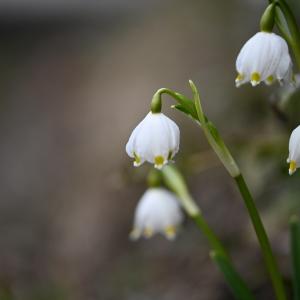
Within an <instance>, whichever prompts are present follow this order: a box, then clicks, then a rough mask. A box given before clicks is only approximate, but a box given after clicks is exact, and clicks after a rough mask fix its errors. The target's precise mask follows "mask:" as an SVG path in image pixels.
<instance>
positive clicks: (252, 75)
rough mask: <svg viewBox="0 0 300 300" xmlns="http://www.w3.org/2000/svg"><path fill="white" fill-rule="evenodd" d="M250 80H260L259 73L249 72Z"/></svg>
mask: <svg viewBox="0 0 300 300" xmlns="http://www.w3.org/2000/svg"><path fill="white" fill-rule="evenodd" d="M251 81H253V82H255V83H256V82H260V74H259V73H257V72H254V73H252V74H251Z"/></svg>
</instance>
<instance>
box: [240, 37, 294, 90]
mask: <svg viewBox="0 0 300 300" xmlns="http://www.w3.org/2000/svg"><path fill="white" fill-rule="evenodd" d="M236 70H237V72H238V76H237V78H236V80H235V83H236V86H237V87H239V86H240V85H241V84H243V83H246V82H248V81H250V82H251V84H252V86H256V85H258V84H259V83H260V82H261V81H264V82H265V83H266V84H267V85H270V84H272V83H273V82H274V81H275V79H277V80H278V81H279V82H282V81H286V82H291V81H292V80H293V72H292V61H291V57H290V54H289V49H288V45H287V43H286V41H285V40H284V39H283V38H281V37H280V36H279V35H277V34H275V33H272V32H258V33H256V34H255V35H254V36H253V37H252V38H250V39H249V40H248V41H247V42H246V44H245V45H244V46H243V48H242V49H241V51H240V53H239V55H238V57H237V60H236Z"/></svg>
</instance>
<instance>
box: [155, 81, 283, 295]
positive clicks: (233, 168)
mask: <svg viewBox="0 0 300 300" xmlns="http://www.w3.org/2000/svg"><path fill="white" fill-rule="evenodd" d="M189 83H190V86H191V89H192V91H193V100H194V101H191V100H189V99H188V98H186V97H185V96H182V95H180V94H178V93H175V92H173V91H171V90H169V89H161V90H158V92H157V94H158V95H159V98H160V99H161V95H162V94H163V93H167V94H169V95H170V96H172V97H173V98H175V100H177V101H178V102H179V105H180V106H175V107H176V108H177V109H179V110H180V111H182V112H184V113H185V114H187V115H190V116H192V117H193V119H194V120H195V121H196V123H197V124H198V125H199V126H200V127H201V128H202V129H203V132H204V134H205V136H206V138H207V140H208V142H209V144H210V145H211V147H212V148H213V150H214V151H215V153H216V154H217V156H218V157H219V159H220V160H221V162H222V164H223V165H224V167H225V168H226V169H227V171H228V172H229V174H230V175H231V177H233V179H234V180H235V182H236V184H237V186H238V188H239V191H240V193H241V195H242V198H243V200H244V203H245V206H246V208H247V210H248V214H249V216H250V219H251V222H252V225H253V227H254V229H255V233H256V235H257V238H258V241H259V244H260V247H261V250H262V253H263V258H264V260H265V264H266V267H267V270H268V272H269V275H270V278H271V281H272V284H273V287H274V291H275V294H276V297H277V299H278V300H286V295H285V290H284V285H283V281H282V277H281V274H280V272H279V269H278V266H277V263H276V260H275V258H274V255H273V252H272V249H271V246H270V242H269V239H268V236H267V233H266V230H265V228H264V225H263V223H262V221H261V218H260V216H259V213H258V210H257V208H256V205H255V202H254V200H253V197H252V195H251V194H250V191H249V189H248V187H247V185H246V183H245V181H244V178H243V176H242V174H241V172H240V169H239V167H238V165H237V163H236V162H235V160H234V158H233V157H232V155H231V153H230V151H229V149H228V148H227V146H226V145H225V143H224V141H223V139H222V138H221V136H220V134H219V132H218V130H217V128H216V127H215V126H214V125H213V124H212V123H211V122H210V121H209V120H208V118H207V117H206V116H205V114H204V112H203V109H202V105H201V101H200V96H199V92H198V90H197V88H196V86H195V85H194V83H193V82H192V81H189ZM178 95H180V97H179V96H178ZM182 99H183V100H182ZM160 101H161V100H160ZM191 106H192V108H191ZM195 112H196V115H195ZM169 170H171V169H170V167H169V166H165V167H164V168H163V170H162V171H163V175H164V177H165V178H166V179H165V181H166V182H167V185H168V184H169V185H168V187H169V188H170V189H172V190H173V191H175V192H176V193H177V194H178V195H179V196H180V198H181V199H183V203H182V205H183V206H184V207H185V208H186V210H187V212H188V214H189V215H190V216H192V217H193V218H194V220H195V222H196V224H197V225H198V226H199V227H200V228H201V229H202V230H203V229H205V224H203V223H202V219H201V212H200V210H199V209H198V210H197V209H195V207H196V206H194V201H193V200H192V198H191V197H190V195H189V193H188V192H187V189H186V187H185V185H182V184H179V185H178V186H177V184H175V182H176V180H174V179H172V180H168V178H170V176H167V175H170V174H168V173H170V171H169ZM180 181H182V180H177V182H180ZM170 183H172V185H170ZM176 189H177V191H176ZM191 203H193V204H192V205H191ZM191 207H193V208H191ZM194 209H195V210H194ZM195 217H196V218H195ZM208 236H209V237H210V238H212V239H213V240H215V239H214V237H213V236H212V235H210V234H209V233H208ZM210 242H211V241H210ZM211 244H212V243H211Z"/></svg>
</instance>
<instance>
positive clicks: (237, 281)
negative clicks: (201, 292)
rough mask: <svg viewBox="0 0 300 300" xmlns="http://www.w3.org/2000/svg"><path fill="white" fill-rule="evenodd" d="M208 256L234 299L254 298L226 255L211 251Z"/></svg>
mask: <svg viewBox="0 0 300 300" xmlns="http://www.w3.org/2000/svg"><path fill="white" fill-rule="evenodd" d="M210 257H211V258H212V260H213V261H214V262H215V263H216V264H217V266H218V268H219V269H220V271H221V272H222V273H223V275H224V277H225V280H226V282H227V284H228V285H229V287H230V288H231V291H232V293H233V295H234V297H235V298H236V299H238V300H254V296H253V295H252V293H251V291H250V290H249V288H248V287H247V285H246V283H245V282H244V280H243V279H242V278H241V277H240V276H239V274H238V273H237V272H236V271H235V270H234V268H233V266H232V265H231V263H230V262H229V261H228V259H227V258H226V257H224V256H223V255H221V254H220V253H219V252H217V251H211V253H210Z"/></svg>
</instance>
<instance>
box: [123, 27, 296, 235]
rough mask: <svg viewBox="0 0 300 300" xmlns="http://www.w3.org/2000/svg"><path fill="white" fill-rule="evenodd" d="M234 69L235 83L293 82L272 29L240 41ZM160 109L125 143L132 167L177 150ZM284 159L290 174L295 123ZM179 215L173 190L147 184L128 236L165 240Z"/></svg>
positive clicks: (160, 162)
mask: <svg viewBox="0 0 300 300" xmlns="http://www.w3.org/2000/svg"><path fill="white" fill-rule="evenodd" d="M236 69H237V72H238V76H237V78H236V80H235V83H236V86H237V87H238V86H240V85H242V84H244V83H246V82H250V83H251V84H252V86H256V85H258V84H259V83H260V82H261V81H264V82H265V83H266V84H267V85H270V84H272V83H273V82H274V81H275V80H278V81H279V82H280V83H282V82H288V83H290V82H292V81H293V72H292V61H291V58H290V54H289V50H288V46H287V43H286V42H285V40H284V39H283V38H281V37H280V36H278V35H276V34H275V33H272V32H266V31H262V32H258V33H256V34H255V35H254V36H253V37H252V38H250V39H249V40H248V41H247V42H246V44H245V45H244V46H243V47H242V49H241V51H240V53H239V55H238V57H237V60H236ZM160 108H161V107H160V106H159V109H158V111H156V110H155V112H151V111H150V112H149V113H148V114H147V116H146V117H145V118H144V119H143V120H142V121H141V122H140V123H139V124H138V126H137V127H136V128H135V129H134V130H133V132H132V134H131V136H130V138H129V140H128V142H127V144H126V152H127V154H128V155H129V156H130V157H132V158H133V159H134V166H136V167H137V166H140V165H141V164H143V163H144V162H145V161H148V162H149V163H152V164H154V167H155V168H157V169H161V168H162V167H163V166H164V165H165V164H167V163H168V162H169V161H171V160H172V159H173V158H174V156H175V154H176V153H177V152H178V150H179V140H180V131H179V128H178V126H177V125H176V124H175V123H174V122H173V121H172V120H171V119H170V118H168V117H167V116H165V115H164V114H163V113H161V112H160ZM287 161H288V163H289V164H290V168H289V173H290V174H293V173H294V172H295V171H296V169H297V168H298V167H300V126H298V127H297V128H296V129H295V130H294V131H293V132H292V134H291V137H290V142H289V158H288V160H287ZM182 219H183V215H182V211H181V208H180V205H179V201H178V198H177V197H176V196H175V195H174V194H173V193H171V192H169V191H168V190H166V189H163V188H150V189H148V190H147V191H146V193H145V194H144V195H143V197H142V198H141V200H140V202H139V203H138V205H137V208H136V211H135V218H134V228H133V230H132V232H131V234H130V237H131V238H132V239H134V240H135V239H138V238H139V237H140V236H144V237H146V238H149V237H151V236H152V235H153V234H155V233H163V234H164V235H165V236H166V237H167V238H168V239H174V238H175V236H176V229H177V227H178V226H179V225H180V223H181V222H182Z"/></svg>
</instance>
